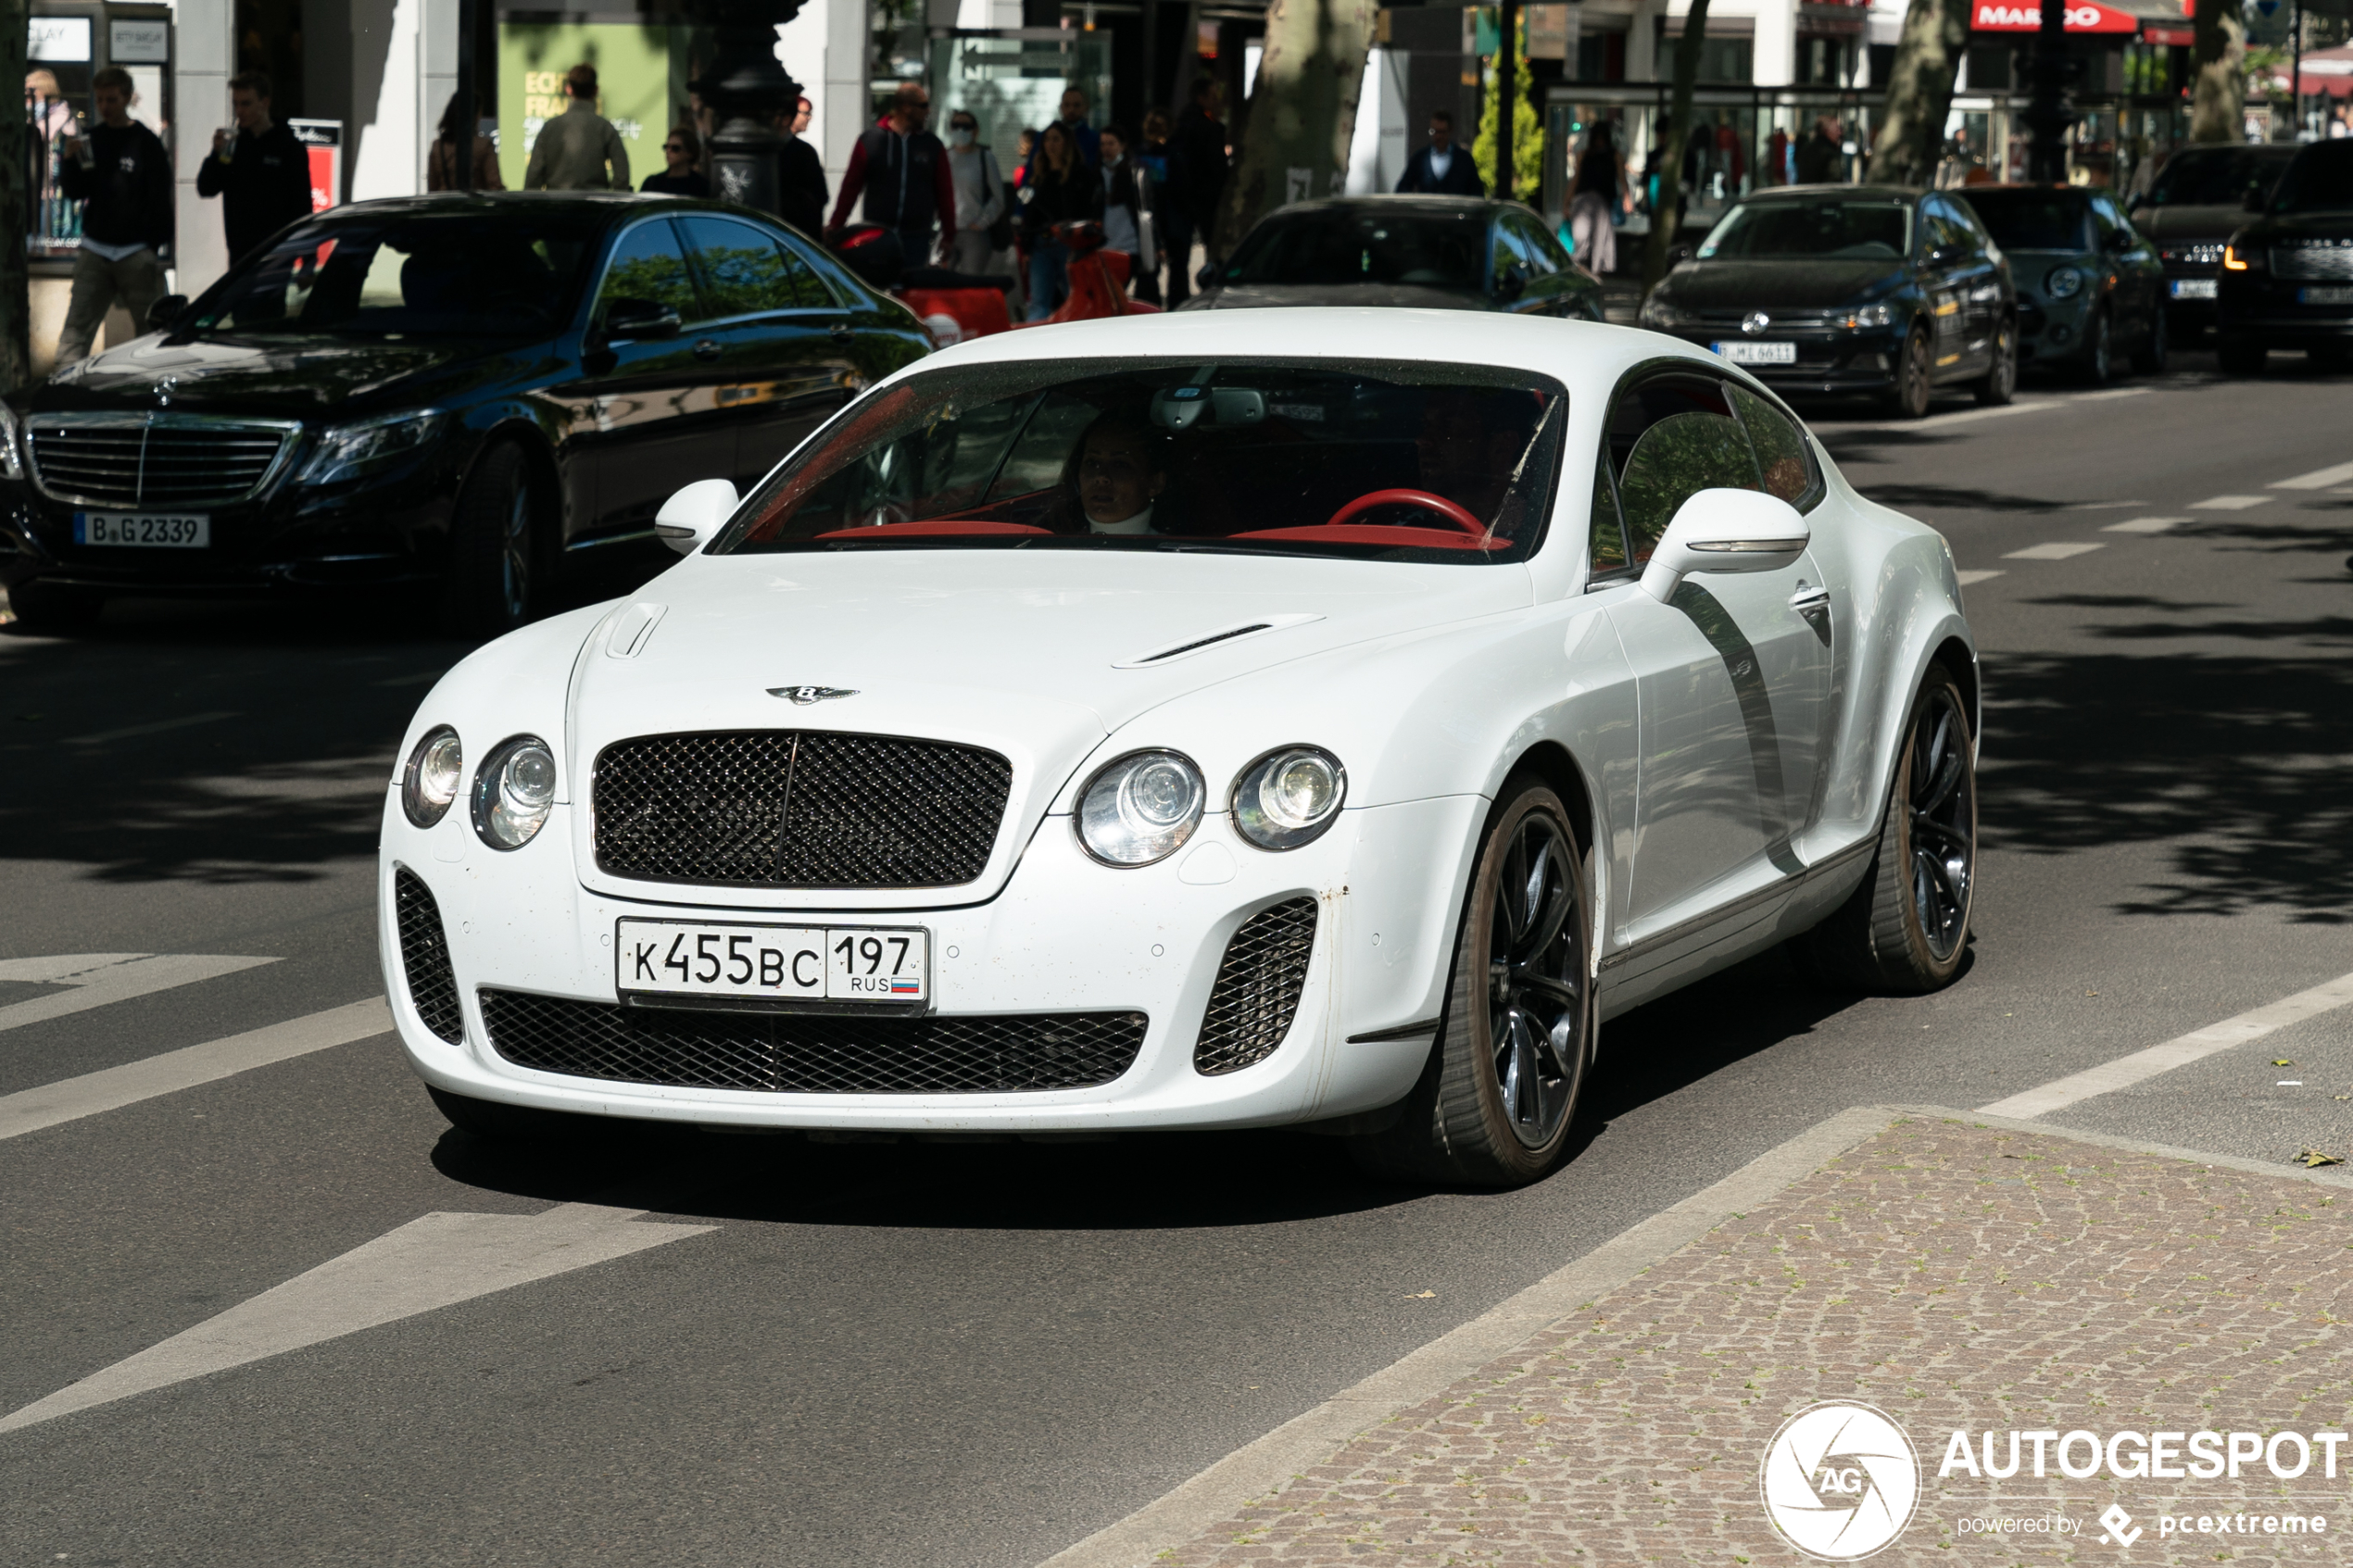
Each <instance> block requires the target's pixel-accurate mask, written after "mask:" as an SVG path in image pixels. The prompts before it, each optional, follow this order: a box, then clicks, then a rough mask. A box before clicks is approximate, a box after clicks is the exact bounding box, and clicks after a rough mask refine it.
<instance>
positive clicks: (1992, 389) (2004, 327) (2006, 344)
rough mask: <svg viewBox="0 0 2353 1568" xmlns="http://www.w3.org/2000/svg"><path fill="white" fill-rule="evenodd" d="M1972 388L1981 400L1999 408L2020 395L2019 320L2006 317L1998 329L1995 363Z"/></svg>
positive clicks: (1985, 403)
mask: <svg viewBox="0 0 2353 1568" xmlns="http://www.w3.org/2000/svg"><path fill="white" fill-rule="evenodd" d="M1969 390H1970V391H1971V392H1973V393H1975V394H1976V395H1977V400H1978V401H1979V402H1980V403H1982V404H1984V405H1985V406H1986V407H1988V408H2001V407H2002V406H2003V405H2005V404H2007V403H2008V402H2009V401H2010V400H2011V399H2012V398H2014V397H2016V396H2017V395H2018V322H2017V321H2016V320H2012V319H2011V318H2009V317H2007V316H2005V317H2003V318H2002V324H2001V325H2000V326H1999V327H1997V328H1995V329H1994V365H1993V368H1992V369H1991V370H1987V371H1986V372H1985V374H1984V375H1982V376H1981V377H1979V378H1978V380H1977V381H1976V382H1975V383H1973V384H1971V386H1970V388H1969Z"/></svg>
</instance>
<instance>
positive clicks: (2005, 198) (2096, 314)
mask: <svg viewBox="0 0 2353 1568" xmlns="http://www.w3.org/2000/svg"><path fill="white" fill-rule="evenodd" d="M1957 194H1959V195H1960V196H1961V198H1962V199H1963V200H1964V201H1966V202H1967V203H1968V204H1969V208H1970V210H1972V211H1974V212H1975V213H1976V214H1977V216H1978V220H1979V221H1981V222H1982V223H1983V224H1984V225H1985V227H1986V230H1987V232H1990V233H1992V234H1993V236H1994V243H1995V244H1997V245H2000V246H2001V247H2002V254H2003V255H2004V256H2007V257H2009V263H2010V279H2011V281H2012V282H2014V283H2016V284H2017V286H2018V354H2019V358H2020V361H2022V362H2027V363H2032V364H2035V365H2039V366H2045V367H2047V368H2049V369H2053V370H2059V371H2061V372H2062V373H2067V374H2072V375H2074V376H2076V377H2078V378H2080V379H2082V380H2083V381H2087V382H2091V383H2094V384H2095V385H2098V384H2102V383H2106V382H2107V381H2108V379H2109V377H2111V376H2112V375H2114V374H2115V373H2116V363H2117V358H2118V357H2119V356H2120V355H2126V354H2129V355H2131V356H2132V360H2133V369H2134V370H2140V371H2142V372H2144V373H2147V374H2155V373H2157V372H2158V371H2161V370H2164V369H2165V354H2166V344H2167V332H2166V323H2165V266H2164V263H2162V262H2161V261H2159V260H2158V257H2157V247H2156V246H2155V245H2151V244H2150V243H2149V242H2148V241H2147V240H2146V239H2145V238H2144V237H2143V236H2142V235H2141V234H2140V232H2138V231H2136V230H2135V229H2134V228H2133V225H2132V224H2131V223H2130V222H2128V221H2127V220H2125V217H2124V214H2123V213H2122V212H2121V211H2120V210H2119V209H2118V207H2117V205H2116V201H2115V198H2113V197H2112V196H2110V195H2109V194H2108V193H2107V192H2106V191H2097V190H2092V189H2090V188H2088V187H2085V186H2082V185H1971V186H1969V187H1967V188H1965V189H1964V190H1962V191H1960V192H1959V193H1957Z"/></svg>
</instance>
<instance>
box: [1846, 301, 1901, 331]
mask: <svg viewBox="0 0 2353 1568" xmlns="http://www.w3.org/2000/svg"><path fill="white" fill-rule="evenodd" d="M1838 324H1839V325H1840V326H1842V327H1844V328H1845V329H1846V330H1847V331H1848V332H1869V330H1870V329H1871V328H1873V327H1888V326H1893V325H1894V324H1895V307H1894V306H1893V305H1890V304H1889V303H1888V302H1887V301H1885V300H1883V299H1882V300H1881V301H1880V302H1879V303H1878V304H1877V305H1866V306H1865V307H1863V308H1861V309H1860V310H1856V311H1854V312H1852V313H1850V314H1848V315H1845V316H1842V317H1840V318H1839V321H1838Z"/></svg>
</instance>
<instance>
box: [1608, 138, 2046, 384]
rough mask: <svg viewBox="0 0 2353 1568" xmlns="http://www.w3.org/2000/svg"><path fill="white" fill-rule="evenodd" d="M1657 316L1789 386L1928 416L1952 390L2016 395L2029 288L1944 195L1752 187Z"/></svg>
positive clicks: (1894, 189) (1664, 288)
mask: <svg viewBox="0 0 2353 1568" xmlns="http://www.w3.org/2000/svg"><path fill="white" fill-rule="evenodd" d="M1642 325H1644V326H1646V327H1650V328H1652V329H1654V330H1655V331H1658V332H1671V333H1673V334H1674V335H1675V336H1677V337H1680V338H1682V339H1684V340H1686V341H1687V342H1691V343H1696V344H1700V345H1705V346H1706V347H1709V348H1712V349H1714V350H1715V351H1716V352H1717V353H1718V354H1720V355H1722V356H1723V357H1724V358H1727V359H1729V360H1730V361H1732V362H1733V363H1734V364H1736V365H1744V366H1746V367H1747V368H1748V369H1749V370H1752V371H1754V372H1755V374H1756V376H1757V377H1758V378H1759V379H1760V380H1762V381H1764V382H1766V383H1768V384H1769V385H1771V386H1774V387H1776V388H1778V389H1780V390H1782V391H1784V392H1788V393H1869V394H1872V395H1876V396H1878V397H1879V398H1880V399H1881V401H1882V402H1883V403H1884V404H1885V406H1886V407H1887V408H1888V410H1889V411H1890V412H1891V413H1894V414H1897V415H1900V416H1901V417H1903V418H1906V419H1919V417H1920V416H1922V415H1923V414H1926V413H1927V412H1928V408H1929V401H1930V399H1931V396H1932V395H1934V392H1935V389H1936V388H1938V387H1940V386H1966V387H1968V388H1969V390H1970V391H1971V392H1973V393H1975V394H1976V395H1977V399H1978V401H1979V402H1981V403H1995V404H1998V403H2007V402H2008V401H2009V400H2010V398H2011V396H2012V395H2013V394H2014V393H2015V392H2016V390H2017V386H2018V295H2017V293H2016V291H2015V290H2014V289H2013V288H2012V287H2011V284H2010V270H2009V263H2008V262H2007V260H2006V259H2005V258H2004V257H2003V255H2002V251H2001V247H2000V246H1999V245H1995V244H1994V238H1993V236H1992V235H1990V234H1988V233H1987V232H1985V226H1984V225H1983V224H1982V223H1980V222H1979V221H1978V220H1977V217H1976V215H1975V214H1974V213H1972V212H1970V211H1969V208H1968V207H1967V206H1966V205H1964V204H1963V203H1961V202H1959V201H1957V200H1955V199H1954V198H1953V197H1952V195H1951V194H1948V193H1946V192H1943V191H1919V190H1910V189H1906V188H1904V187H1901V186H1894V185H1793V186H1788V187H1784V188H1782V189H1779V190H1772V191H1768V192H1764V193H1762V194H1756V195H1753V196H1749V197H1746V198H1745V199H1743V200H1742V201H1741V202H1740V203H1739V204H1738V205H1736V206H1735V207H1732V209H1731V210H1730V211H1729V212H1727V213H1725V214H1724V216H1723V218H1722V219H1720V220H1718V222H1717V225H1716V227H1715V228H1714V229H1712V230H1710V231H1709V232H1708V235H1707V238H1706V239H1705V240H1704V241H1703V242H1701V244H1700V247H1699V250H1698V252H1697V253H1696V254H1695V255H1694V256H1693V257H1692V259H1690V260H1689V261H1686V262H1683V263H1682V264H1681V265H1680V266H1678V267H1677V268H1676V269H1675V270H1673V271H1672V272H1669V273H1668V274H1667V276H1666V277H1665V278H1664V279H1663V280H1661V281H1660V282H1659V285H1658V286H1657V287H1656V288H1655V289H1653V290H1652V291H1651V295H1650V297H1649V298H1648V299H1646V300H1644V301H1643V302H1642Z"/></svg>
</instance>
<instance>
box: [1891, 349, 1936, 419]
mask: <svg viewBox="0 0 2353 1568" xmlns="http://www.w3.org/2000/svg"><path fill="white" fill-rule="evenodd" d="M1931 373H1932V372H1931V367H1930V365H1929V351H1928V334H1927V333H1926V332H1922V331H1920V330H1919V328H1918V327H1915V328H1913V329H1912V332H1911V335H1910V336H1909V337H1906V339H1905V340H1904V346H1903V348H1902V349H1901V350H1899V351H1898V358H1897V359H1896V361H1895V384H1894V386H1893V387H1891V388H1889V389H1888V390H1887V392H1885V393H1884V394H1882V395H1881V401H1882V403H1883V405H1884V406H1885V408H1886V409H1887V412H1888V413H1889V414H1890V415H1891V416H1892V417H1894V418H1895V419H1899V420H1919V419H1926V418H1927V417H1928V404H1929V398H1930V395H1931V392H1932V390H1933V389H1932V387H1931Z"/></svg>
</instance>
